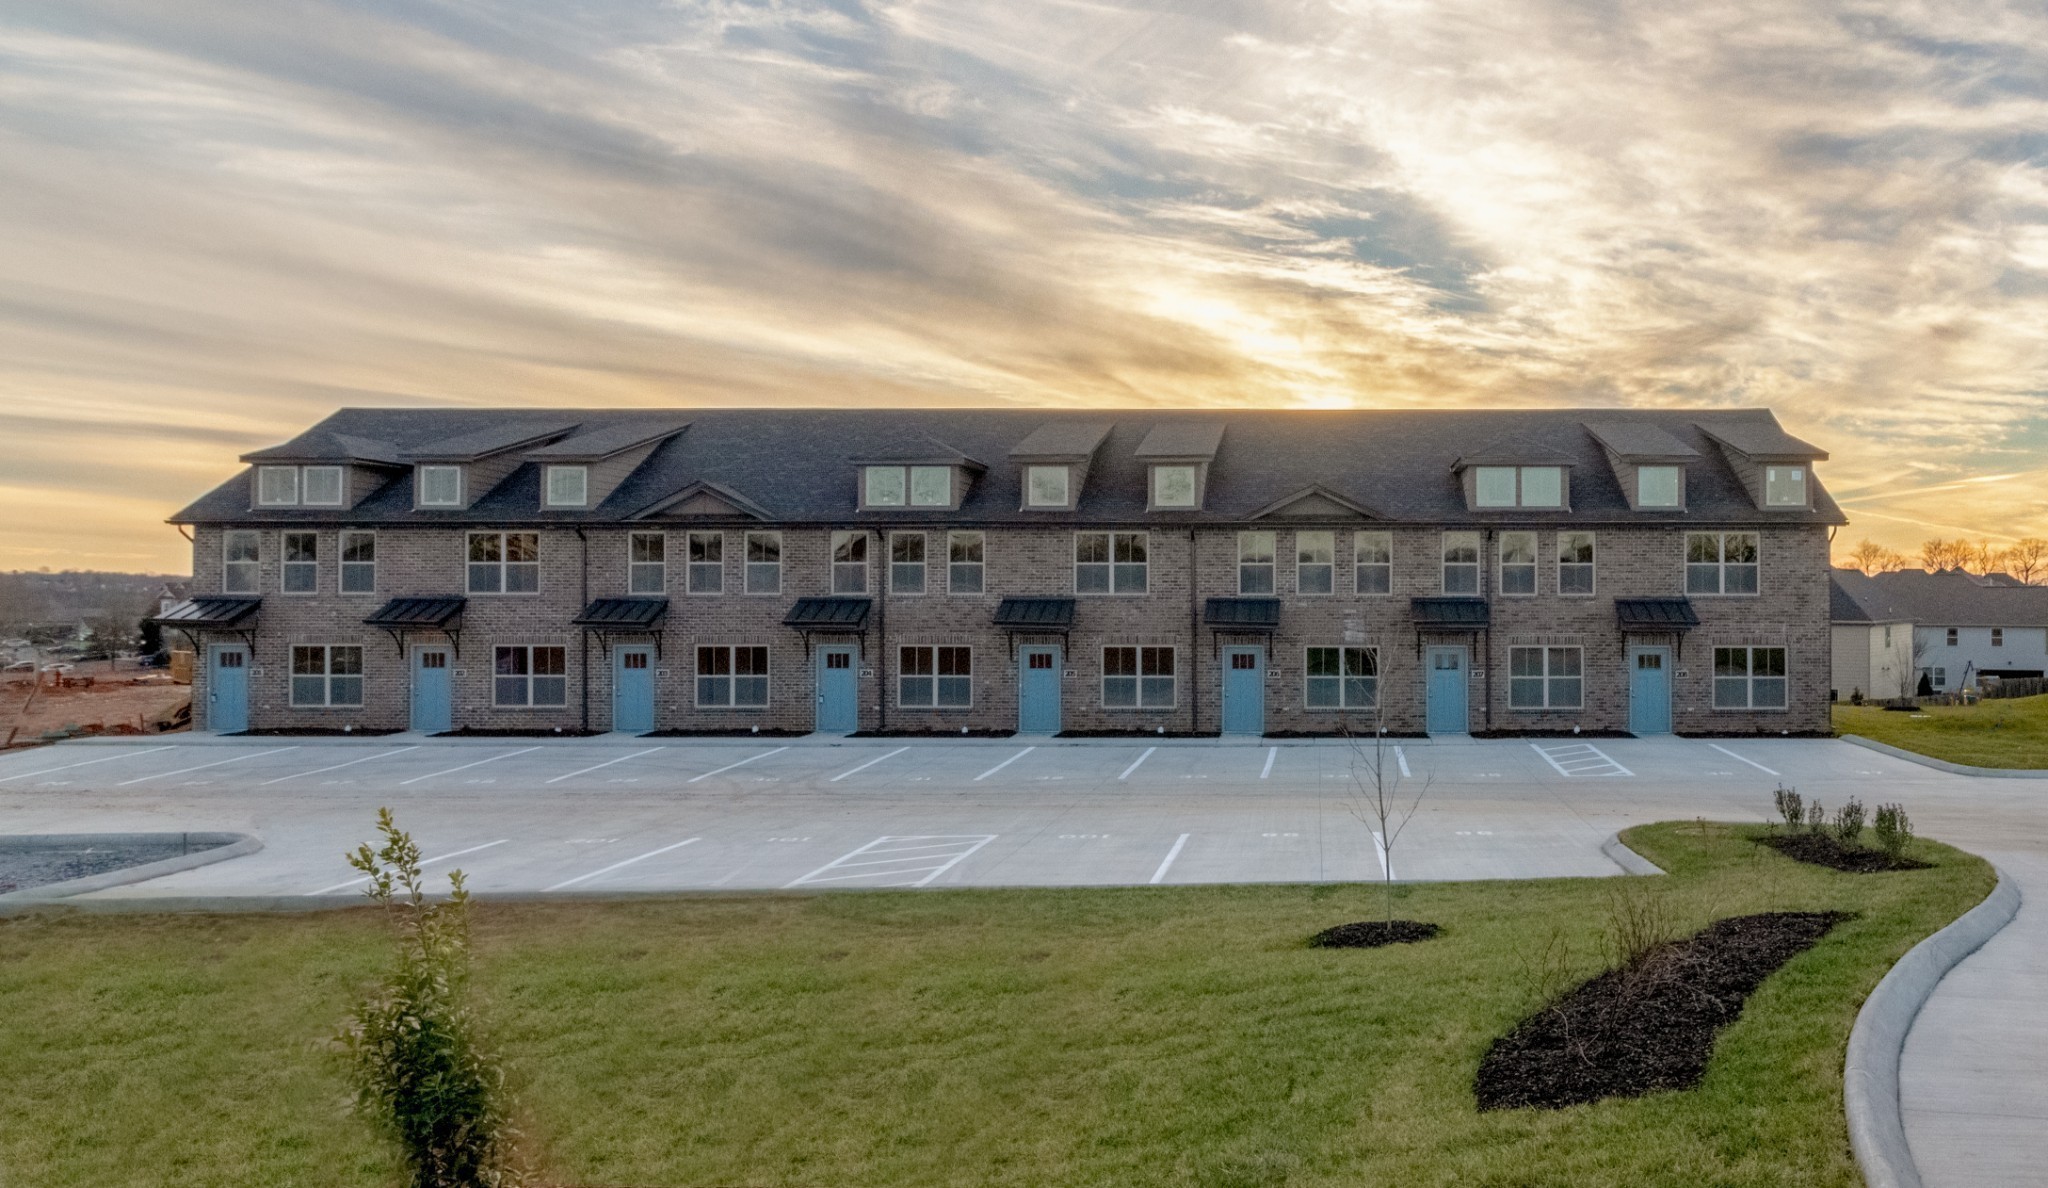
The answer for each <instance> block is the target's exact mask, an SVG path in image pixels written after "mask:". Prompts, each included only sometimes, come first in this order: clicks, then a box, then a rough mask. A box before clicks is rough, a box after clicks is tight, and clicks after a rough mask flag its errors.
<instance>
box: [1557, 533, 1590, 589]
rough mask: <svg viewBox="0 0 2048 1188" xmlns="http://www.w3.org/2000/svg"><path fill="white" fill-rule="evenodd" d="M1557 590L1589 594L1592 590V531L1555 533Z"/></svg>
mask: <svg viewBox="0 0 2048 1188" xmlns="http://www.w3.org/2000/svg"><path fill="white" fill-rule="evenodd" d="M1557 592H1558V593H1559V594H1591V593H1592V592H1593V534H1592V533H1590V532H1560V533H1558V534H1557Z"/></svg>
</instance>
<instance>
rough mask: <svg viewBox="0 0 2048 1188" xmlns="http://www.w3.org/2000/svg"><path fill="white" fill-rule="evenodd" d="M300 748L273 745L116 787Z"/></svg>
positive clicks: (116, 785)
mask: <svg viewBox="0 0 2048 1188" xmlns="http://www.w3.org/2000/svg"><path fill="white" fill-rule="evenodd" d="M298 749H299V748H297V747H295V746H294V747H272V748H271V749H270V750H268V751H253V752H251V753H249V754H247V755H237V756H235V757H234V758H232V759H216V760H215V761H213V762H212V763H202V764H200V765H199V766H197V767H181V768H179V769H178V770H176V771H153V772H150V773H149V774H148V775H145V776H136V777H135V778H134V779H132V780H122V781H121V782H120V783H118V784H115V785H114V786H115V787H116V788H125V787H127V786H128V785H130V784H139V783H141V782H142V781H144V780H160V779H163V778H165V777H166V776H174V775H184V774H185V773H186V772H188V771H205V770H206V769H207V768H209V767H225V766H227V765H228V764H230V763H240V762H241V761H242V760H244V759H261V758H263V757H264V756H265V755H282V754H284V753H285V752H286V751H296V750H298Z"/></svg>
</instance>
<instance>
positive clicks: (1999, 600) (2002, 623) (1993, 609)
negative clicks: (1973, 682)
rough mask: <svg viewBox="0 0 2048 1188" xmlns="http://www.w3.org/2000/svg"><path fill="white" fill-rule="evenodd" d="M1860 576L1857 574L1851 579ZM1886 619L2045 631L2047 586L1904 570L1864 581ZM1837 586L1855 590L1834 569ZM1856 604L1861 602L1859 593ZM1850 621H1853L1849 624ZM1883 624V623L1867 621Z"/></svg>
mask: <svg viewBox="0 0 2048 1188" xmlns="http://www.w3.org/2000/svg"><path fill="white" fill-rule="evenodd" d="M1855 576H1856V577H1862V575H1861V574H1857V575H1855ZM1863 580H1864V581H1866V582H1869V583H1870V585H1871V587H1872V588H1873V589H1874V590H1875V591H1876V595H1877V597H1878V598H1880V599H1882V600H1883V601H1882V602H1881V603H1879V605H1880V606H1883V607H1887V608H1891V609H1890V610H1889V611H1888V612H1887V613H1890V614H1892V615H1893V616H1894V617H1893V618H1892V619H1891V620H1890V621H1893V622H1897V621H1900V620H1911V621H1912V622H1915V623H1918V624H1921V625H1923V626H1927V627H2048V586H1986V585H1982V584H1980V583H1979V581H1978V579H1976V578H1973V577H1970V576H1969V575H1967V574H1962V573H1956V572H1953V571H1949V572H1944V573H1928V572H1927V571H1926V570H1923V569H1908V570H1903V571H1901V572H1899V573H1883V574H1879V575H1877V576H1876V577H1874V578H1864V579H1863ZM1833 584H1834V586H1835V587H1836V588H1841V587H1844V586H1846V587H1848V588H1850V589H1851V590H1854V589H1856V588H1857V585H1856V583H1855V582H1854V579H1853V578H1851V579H1848V580H1844V579H1843V575H1842V571H1840V570H1837V571H1836V582H1835V583H1833ZM1857 601H1858V602H1859V603H1862V602H1863V601H1864V600H1863V598H1862V597H1861V596H1860V595H1859V596H1858V598H1857ZM1852 621H1854V620H1852ZM1872 621H1874V622H1884V621H1886V620H1884V619H1877V620H1872Z"/></svg>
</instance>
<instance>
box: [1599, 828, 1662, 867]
mask: <svg viewBox="0 0 2048 1188" xmlns="http://www.w3.org/2000/svg"><path fill="white" fill-rule="evenodd" d="M1600 852H1601V853H1602V854H1605V855H1607V857H1608V859H1609V860H1610V861H1612V862H1613V863H1614V864H1615V865H1616V866H1619V867H1620V868H1621V869H1622V872H1623V873H1624V874H1632V875H1660V874H1663V873H1664V868H1663V867H1661V866H1658V865H1657V864H1656V863H1654V862H1652V861H1650V860H1649V859H1648V858H1645V857H1643V856H1642V855H1641V854H1638V853H1636V852H1635V851H1634V850H1631V849H1629V848H1628V847H1627V846H1625V845H1623V844H1622V841H1621V835H1620V834H1619V833H1617V834H1615V835H1614V836H1613V837H1610V838H1608V839H1607V840H1606V841H1604V842H1601V843H1600Z"/></svg>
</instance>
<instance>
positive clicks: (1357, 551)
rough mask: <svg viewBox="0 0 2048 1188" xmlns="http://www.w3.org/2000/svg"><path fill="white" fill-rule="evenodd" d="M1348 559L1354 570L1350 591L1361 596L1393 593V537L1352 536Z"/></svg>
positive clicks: (1386, 534)
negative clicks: (1352, 590) (1352, 589)
mask: <svg viewBox="0 0 2048 1188" xmlns="http://www.w3.org/2000/svg"><path fill="white" fill-rule="evenodd" d="M1351 559H1352V562H1353V565H1354V568H1355V569H1356V572H1355V573H1354V574H1353V575H1352V582H1353V583H1354V586H1353V588H1354V589H1356V590H1357V591H1358V593H1360V594H1390V593H1392V592H1393V590H1394V534H1393V533H1391V532H1354V533H1352V534H1351Z"/></svg>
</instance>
